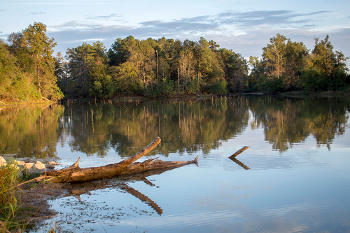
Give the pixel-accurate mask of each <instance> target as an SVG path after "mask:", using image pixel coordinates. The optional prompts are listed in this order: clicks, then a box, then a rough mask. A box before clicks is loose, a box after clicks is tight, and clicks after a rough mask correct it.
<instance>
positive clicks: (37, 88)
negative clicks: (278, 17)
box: [0, 23, 350, 101]
mask: <svg viewBox="0 0 350 233" xmlns="http://www.w3.org/2000/svg"><path fill="white" fill-rule="evenodd" d="M9 42H10V44H9V45H8V44H6V43H5V42H4V41H0V98H1V99H9V100H14V101H16V100H29V99H41V98H43V97H44V98H46V99H51V100H58V99H61V98H63V93H64V94H65V95H66V96H67V97H69V98H70V97H95V98H110V97H113V96H116V95H119V94H140V95H145V96H154V97H157V96H164V95H172V94H194V93H214V94H226V93H228V92H255V91H260V92H267V93H273V92H283V91H293V90H306V91H326V90H333V91H336V90H343V89H346V88H348V86H349V84H350V79H349V76H348V75H347V67H346V64H345V61H346V59H347V58H346V57H345V56H344V54H343V53H342V52H338V51H333V46H332V44H331V42H330V41H329V37H328V36H327V37H326V38H325V39H324V40H319V39H318V38H316V39H315V46H314V49H313V50H309V49H307V48H306V46H305V45H304V44H303V43H302V42H292V41H291V40H290V39H287V38H286V37H285V36H283V35H280V34H277V35H276V36H275V37H273V38H271V39H270V43H268V44H267V46H266V47H264V48H263V53H262V56H261V57H259V58H258V57H250V59H249V62H248V61H247V60H245V59H244V58H243V57H242V56H241V55H240V54H238V53H235V52H233V51H232V50H228V49H225V48H220V46H219V45H218V44H217V43H216V42H215V41H213V40H210V41H207V40H206V39H205V38H203V37H201V38H200V40H199V41H190V40H185V41H180V40H174V39H166V38H164V37H163V38H161V39H157V40H156V39H152V38H148V39H147V40H138V39H135V38H134V37H132V36H129V37H126V38H124V39H121V38H118V39H116V41H115V42H114V43H113V44H112V46H111V48H109V49H107V48H106V47H105V45H104V44H103V43H101V42H99V41H97V42H95V43H93V44H87V43H83V44H82V45H80V46H78V47H76V48H69V49H68V50H67V52H66V55H65V57H63V55H62V54H60V53H58V54H57V56H56V57H54V56H53V48H54V47H55V45H56V43H55V42H54V39H53V38H51V39H50V38H48V37H47V36H46V26H45V25H44V24H42V23H34V25H30V26H29V27H28V28H27V29H25V30H23V31H22V32H20V33H12V34H11V35H10V36H9ZM62 92H63V93H62Z"/></svg>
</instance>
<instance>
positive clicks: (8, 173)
mask: <svg viewBox="0 0 350 233" xmlns="http://www.w3.org/2000/svg"><path fill="white" fill-rule="evenodd" d="M19 174H20V171H19V169H18V167H17V164H16V163H15V162H10V163H7V165H5V166H0V177H1V179H0V221H1V222H0V231H1V232H2V231H4V232H7V231H8V230H14V229H17V228H21V227H22V226H21V223H20V222H15V221H14V219H15V217H16V212H17V210H18V195H16V194H17V192H16V191H18V190H16V188H15V187H16V185H18V184H19V182H20V176H19Z"/></svg>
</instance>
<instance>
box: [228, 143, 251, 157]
mask: <svg viewBox="0 0 350 233" xmlns="http://www.w3.org/2000/svg"><path fill="white" fill-rule="evenodd" d="M248 148H249V146H245V147H243V148H242V149H240V150H238V151H237V152H236V153H234V154H233V155H231V156H230V157H229V158H230V159H231V158H236V156H237V155H239V154H240V153H242V152H243V151H245V150H247V149H248Z"/></svg>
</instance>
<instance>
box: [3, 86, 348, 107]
mask: <svg viewBox="0 0 350 233" xmlns="http://www.w3.org/2000/svg"><path fill="white" fill-rule="evenodd" d="M239 95H253V96H263V95H268V96H269V95H270V96H281V97H287V98H307V97H311V98H333V97H336V98H348V97H349V96H350V89H349V90H345V91H336V92H335V91H323V92H306V91H288V92H279V93H263V92H247V93H228V94H225V95H215V94H202V93H201V94H193V95H187V94H174V95H169V96H160V97H150V96H142V95H128V94H126V95H118V96H114V97H112V98H104V99H97V98H93V97H86V98H74V97H72V98H63V99H62V100H60V101H57V102H53V101H50V100H36V101H18V102H4V101H3V100H0V107H20V106H24V105H51V104H60V103H63V102H68V103H76V102H90V103H91V102H95V103H105V102H107V103H112V102H124V101H126V102H133V101H145V100H198V99H211V98H218V97H223V96H230V97H231V96H239ZM0 110H1V109H0Z"/></svg>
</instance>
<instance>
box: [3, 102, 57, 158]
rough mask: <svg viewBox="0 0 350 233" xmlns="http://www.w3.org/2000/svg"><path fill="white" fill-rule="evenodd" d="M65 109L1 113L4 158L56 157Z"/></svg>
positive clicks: (24, 108) (33, 108) (27, 109)
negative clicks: (13, 156)
mask: <svg viewBox="0 0 350 233" xmlns="http://www.w3.org/2000/svg"><path fill="white" fill-rule="evenodd" d="M63 109H64V107H63V106H59V105H50V106H45V107H37V106H30V107H22V108H7V109H3V110H1V111H0V154H9V155H16V156H18V157H32V156H35V157H36V158H45V157H53V156H56V145H57V142H58V136H57V128H58V118H59V117H60V115H61V114H62V113H63Z"/></svg>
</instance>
